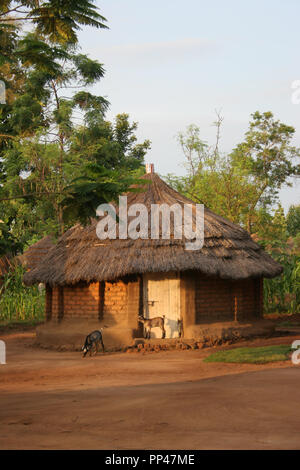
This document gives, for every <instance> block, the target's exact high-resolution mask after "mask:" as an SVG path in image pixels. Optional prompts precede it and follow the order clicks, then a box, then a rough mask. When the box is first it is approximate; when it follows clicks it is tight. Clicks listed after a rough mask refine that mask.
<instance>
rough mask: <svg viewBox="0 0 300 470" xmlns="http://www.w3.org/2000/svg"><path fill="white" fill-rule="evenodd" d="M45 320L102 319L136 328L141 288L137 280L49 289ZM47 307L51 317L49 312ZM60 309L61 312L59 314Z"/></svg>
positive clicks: (129, 279)
mask: <svg viewBox="0 0 300 470" xmlns="http://www.w3.org/2000/svg"><path fill="white" fill-rule="evenodd" d="M48 292H49V294H48V300H46V314H47V317H49V316H50V315H51V317H52V318H53V319H59V318H62V317H63V318H65V319H68V318H92V319H95V320H97V319H103V321H104V322H105V323H106V324H107V325H108V326H112V325H116V324H118V323H124V322H125V323H127V324H128V326H130V327H132V328H137V327H138V323H137V318H138V314H139V308H140V304H139V302H140V284H139V279H138V278H128V279H126V280H123V281H118V282H105V283H99V282H94V283H90V284H87V283H78V284H76V285H73V286H64V287H63V288H62V287H54V288H53V289H51V297H50V288H49V289H48ZM50 305H51V309H52V313H51V312H50ZM62 309H63V312H62Z"/></svg>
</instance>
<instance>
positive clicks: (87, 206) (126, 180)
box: [62, 163, 147, 224]
mask: <svg viewBox="0 0 300 470" xmlns="http://www.w3.org/2000/svg"><path fill="white" fill-rule="evenodd" d="M85 170H86V175H85V176H81V177H79V178H77V179H75V180H73V181H72V183H71V184H70V186H68V187H67V188H66V193H67V196H66V197H65V198H64V199H63V200H62V206H63V207H64V217H65V220H66V221H67V222H68V221H70V220H72V221H73V220H79V221H80V222H81V223H82V224H86V223H88V222H89V221H90V220H91V218H92V217H95V215H96V209H97V207H98V206H99V205H100V204H102V203H109V202H111V201H113V200H116V197H117V196H118V195H119V194H122V193H124V192H126V191H139V188H141V185H145V184H147V181H143V180H139V179H138V178H135V177H134V176H133V174H130V173H128V174H127V175H124V174H122V172H121V171H112V170H107V169H106V168H104V167H103V166H100V165H97V164H92V163H91V164H90V165H86V167H85ZM133 184H134V185H138V187H137V188H130V186H131V185H133Z"/></svg>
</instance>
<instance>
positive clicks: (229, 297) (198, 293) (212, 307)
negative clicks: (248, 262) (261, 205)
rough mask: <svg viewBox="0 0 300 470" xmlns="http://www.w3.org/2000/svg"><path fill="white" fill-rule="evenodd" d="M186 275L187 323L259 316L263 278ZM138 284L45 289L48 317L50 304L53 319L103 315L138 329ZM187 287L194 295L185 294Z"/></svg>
mask: <svg viewBox="0 0 300 470" xmlns="http://www.w3.org/2000/svg"><path fill="white" fill-rule="evenodd" d="M189 275H190V277H187V274H186V276H185V277H184V276H183V277H182V281H181V302H182V305H181V308H182V315H183V319H184V321H186V322H187V319H188V316H189V319H190V321H189V324H190V323H193V319H194V318H195V320H194V321H195V323H209V322H218V321H233V320H238V321H243V320H247V319H253V318H260V317H262V279H248V280H244V281H229V280H224V279H219V278H209V277H206V276H204V275H200V274H196V275H195V274H194V273H190V274H189ZM141 285H142V284H141V283H140V280H139V278H138V277H136V278H134V277H132V278H127V279H126V280H121V281H117V282H105V283H99V282H95V283H91V284H86V283H79V284H77V285H74V286H65V287H64V288H62V287H54V288H53V289H52V290H50V289H48V292H49V294H48V296H49V297H48V300H46V313H47V317H48V318H49V316H50V313H51V312H50V305H51V307H52V315H51V316H52V318H53V319H61V318H73V317H74V318H75V317H76V318H93V319H95V320H96V319H99V318H102V319H103V321H104V322H105V324H107V325H108V326H113V325H117V324H126V325H128V326H129V327H131V328H138V327H139V324H138V322H137V318H138V314H139V313H141V304H140V302H141V298H142V297H141ZM189 286H190V287H191V289H190V290H191V291H192V292H191V293H192V294H193V295H192V296H191V295H189V296H187V295H185V296H184V295H183V293H185V294H186V291H188V287H189ZM50 292H51V302H50ZM183 301H184V302H183ZM191 303H192V304H193V305H192V304H191ZM191 310H193V312H192V311H191ZM62 315H63V316H62ZM190 317H191V318H190Z"/></svg>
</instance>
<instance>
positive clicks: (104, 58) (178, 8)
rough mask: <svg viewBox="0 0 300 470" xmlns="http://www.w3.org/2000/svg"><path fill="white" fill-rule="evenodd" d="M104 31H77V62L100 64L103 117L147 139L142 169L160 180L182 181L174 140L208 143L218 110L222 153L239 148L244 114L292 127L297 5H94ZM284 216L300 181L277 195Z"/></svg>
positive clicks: (266, 0)
mask: <svg viewBox="0 0 300 470" xmlns="http://www.w3.org/2000/svg"><path fill="white" fill-rule="evenodd" d="M97 4H98V6H99V7H100V13H101V14H102V15H103V16H105V17H106V18H107V20H108V26H109V28H110V29H109V30H94V29H92V28H84V30H83V31H82V32H81V33H80V35H79V38H80V44H81V45H82V52H84V53H86V54H88V55H89V56H90V57H92V58H93V59H97V60H99V61H100V62H101V63H103V64H104V67H105V70H106V74H105V77H104V78H103V79H102V81H101V82H100V83H99V84H98V85H97V86H96V87H94V89H93V92H95V93H98V94H101V95H102V96H106V97H107V98H108V100H109V101H110V103H111V107H110V110H109V113H108V115H107V117H108V118H109V119H111V118H112V117H113V116H115V115H116V114H118V113H123V112H126V113H128V114H129V115H130V118H131V120H132V121H137V122H138V123H139V130H138V137H139V139H140V140H144V139H150V140H151V141H152V149H151V151H150V152H149V153H148V155H147V157H146V161H147V162H153V163H154V164H155V171H156V172H158V173H160V174H161V175H166V174H167V173H174V174H177V175H182V174H184V168H183V167H182V162H183V161H184V157H183V154H182V152H181V149H180V147H179V145H178V143H177V141H176V138H175V136H176V134H177V133H178V132H179V131H183V130H185V128H186V126H188V125H189V124H192V123H193V124H196V125H197V126H199V127H200V129H201V137H202V139H203V140H206V141H207V142H208V143H209V144H213V143H214V134H215V129H214V127H213V126H212V122H213V121H214V120H215V109H217V110H221V114H222V116H223V117H224V123H223V128H222V136H221V137H222V138H221V144H220V149H221V151H223V152H229V151H230V150H231V149H232V148H233V147H235V146H236V144H237V143H239V142H241V141H242V140H243V136H244V133H245V132H246V130H247V128H248V122H249V119H250V114H251V113H253V112H255V111H257V110H258V111H261V112H264V111H272V112H273V113H274V116H275V118H276V119H279V120H281V121H283V122H284V123H285V124H289V125H292V126H294V127H295V129H296V136H295V139H294V144H295V145H298V146H300V104H293V103H292V101H291V97H292V93H293V90H292V88H291V85H292V82H293V81H295V80H300V61H299V56H300V52H299V45H300V28H299V18H300V2H299V0H285V1H284V2H283V1H282V0H260V1H258V0H251V1H250V0H244V1H240V0H227V1H226V2H225V1H224V0H210V1H209V2H208V1H206V2H204V1H202V0H186V1H185V2H182V1H180V2H179V1H178V0H160V1H159V0H152V1H151V2H147V1H146V0H139V1H138V0H126V1H125V0H101V1H100V0H99V1H98V2H97ZM281 201H282V203H283V206H284V208H285V210H287V209H288V207H289V205H290V204H299V203H300V181H298V182H296V183H295V184H294V186H293V188H285V189H283V190H282V191H281Z"/></svg>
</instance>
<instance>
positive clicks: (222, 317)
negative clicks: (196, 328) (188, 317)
mask: <svg viewBox="0 0 300 470" xmlns="http://www.w3.org/2000/svg"><path fill="white" fill-rule="evenodd" d="M261 289H262V283H261V280H260V279H247V280H243V281H230V280H226V279H218V278H209V277H205V276H201V275H200V276H197V279H196V295H195V304H196V323H208V322H218V321H233V320H237V321H243V320H247V319H254V318H259V317H261V316H262V290H261Z"/></svg>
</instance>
